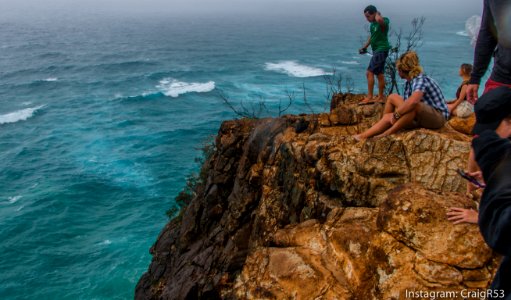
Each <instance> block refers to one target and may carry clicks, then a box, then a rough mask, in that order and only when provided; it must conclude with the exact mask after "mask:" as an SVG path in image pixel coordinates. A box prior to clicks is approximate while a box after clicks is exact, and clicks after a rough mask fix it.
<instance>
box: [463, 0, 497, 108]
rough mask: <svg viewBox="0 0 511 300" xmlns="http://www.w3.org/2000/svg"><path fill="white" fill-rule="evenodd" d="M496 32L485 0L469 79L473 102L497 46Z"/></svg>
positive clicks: (469, 100)
mask: <svg viewBox="0 0 511 300" xmlns="http://www.w3.org/2000/svg"><path fill="white" fill-rule="evenodd" d="M496 32H497V30H496V28H495V24H494V19H493V15H492V14H491V11H490V6H489V4H488V0H485V1H484V7H483V17H482V20H481V28H480V29H479V35H478V37H477V43H476V48H475V51H474V67H473V69H472V74H470V80H469V81H468V83H469V84H468V88H467V100H468V102H470V103H472V104H474V103H475V102H476V101H477V98H478V95H477V93H478V90H479V85H480V84H481V78H482V77H483V76H484V73H486V70H487V69H488V65H489V64H490V61H491V57H492V55H493V52H494V51H495V47H496V46H497V43H498V40H497V38H496V37H495V35H496Z"/></svg>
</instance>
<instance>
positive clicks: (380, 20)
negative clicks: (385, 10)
mask: <svg viewBox="0 0 511 300" xmlns="http://www.w3.org/2000/svg"><path fill="white" fill-rule="evenodd" d="M375 19H376V22H378V24H380V28H381V31H382V32H385V30H387V24H385V20H384V19H383V17H382V16H381V13H380V12H379V11H377V12H376V16H375Z"/></svg>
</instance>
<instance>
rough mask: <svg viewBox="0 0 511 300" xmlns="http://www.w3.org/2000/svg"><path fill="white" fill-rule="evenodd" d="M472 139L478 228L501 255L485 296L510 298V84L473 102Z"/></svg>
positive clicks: (487, 241)
mask: <svg viewBox="0 0 511 300" xmlns="http://www.w3.org/2000/svg"><path fill="white" fill-rule="evenodd" d="M475 112H476V125H475V126H474V134H476V135H477V137H476V138H474V140H473V141H472V146H473V148H474V152H475V157H476V161H477V163H478V164H479V166H480V168H481V171H482V175H483V178H484V181H485V182H486V188H485V190H484V192H483V196H482V198H481V203H480V205H479V228H480V230H481V234H482V235H483V237H484V240H485V241H486V243H487V244H488V245H489V246H490V247H491V248H492V249H493V250H495V251H496V252H497V253H500V254H502V255H503V256H504V258H503V260H502V263H501V265H500V267H499V270H498V271H497V274H496V275H495V278H494V280H493V282H492V285H491V291H490V294H489V295H488V297H489V298H495V299H508V300H509V299H511V141H510V140H509V138H510V137H511V88H507V87H498V88H496V89H494V90H491V91H489V92H488V93H486V94H484V95H483V96H481V98H480V99H479V101H477V103H476V105H475Z"/></svg>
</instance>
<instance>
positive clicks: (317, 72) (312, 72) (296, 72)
mask: <svg viewBox="0 0 511 300" xmlns="http://www.w3.org/2000/svg"><path fill="white" fill-rule="evenodd" d="M265 70H267V71H274V72H279V73H283V74H287V75H289V76H293V77H316V76H323V75H332V73H329V72H326V71H325V70H323V69H320V68H315V67H310V66H306V65H301V64H299V63H297V62H296V61H292V60H286V61H280V62H277V63H269V62H268V63H266V64H265Z"/></svg>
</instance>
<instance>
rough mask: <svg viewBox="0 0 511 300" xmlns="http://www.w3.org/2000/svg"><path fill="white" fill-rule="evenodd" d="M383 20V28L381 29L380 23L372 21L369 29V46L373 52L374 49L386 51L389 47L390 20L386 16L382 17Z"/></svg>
mask: <svg viewBox="0 0 511 300" xmlns="http://www.w3.org/2000/svg"><path fill="white" fill-rule="evenodd" d="M383 22H384V23H385V30H383V31H382V30H381V26H380V23H378V22H376V21H375V22H372V23H371V26H370V27H369V30H370V31H371V48H372V49H373V52H376V51H387V50H389V49H390V44H389V38H388V34H389V24H390V21H389V19H388V18H383Z"/></svg>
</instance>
